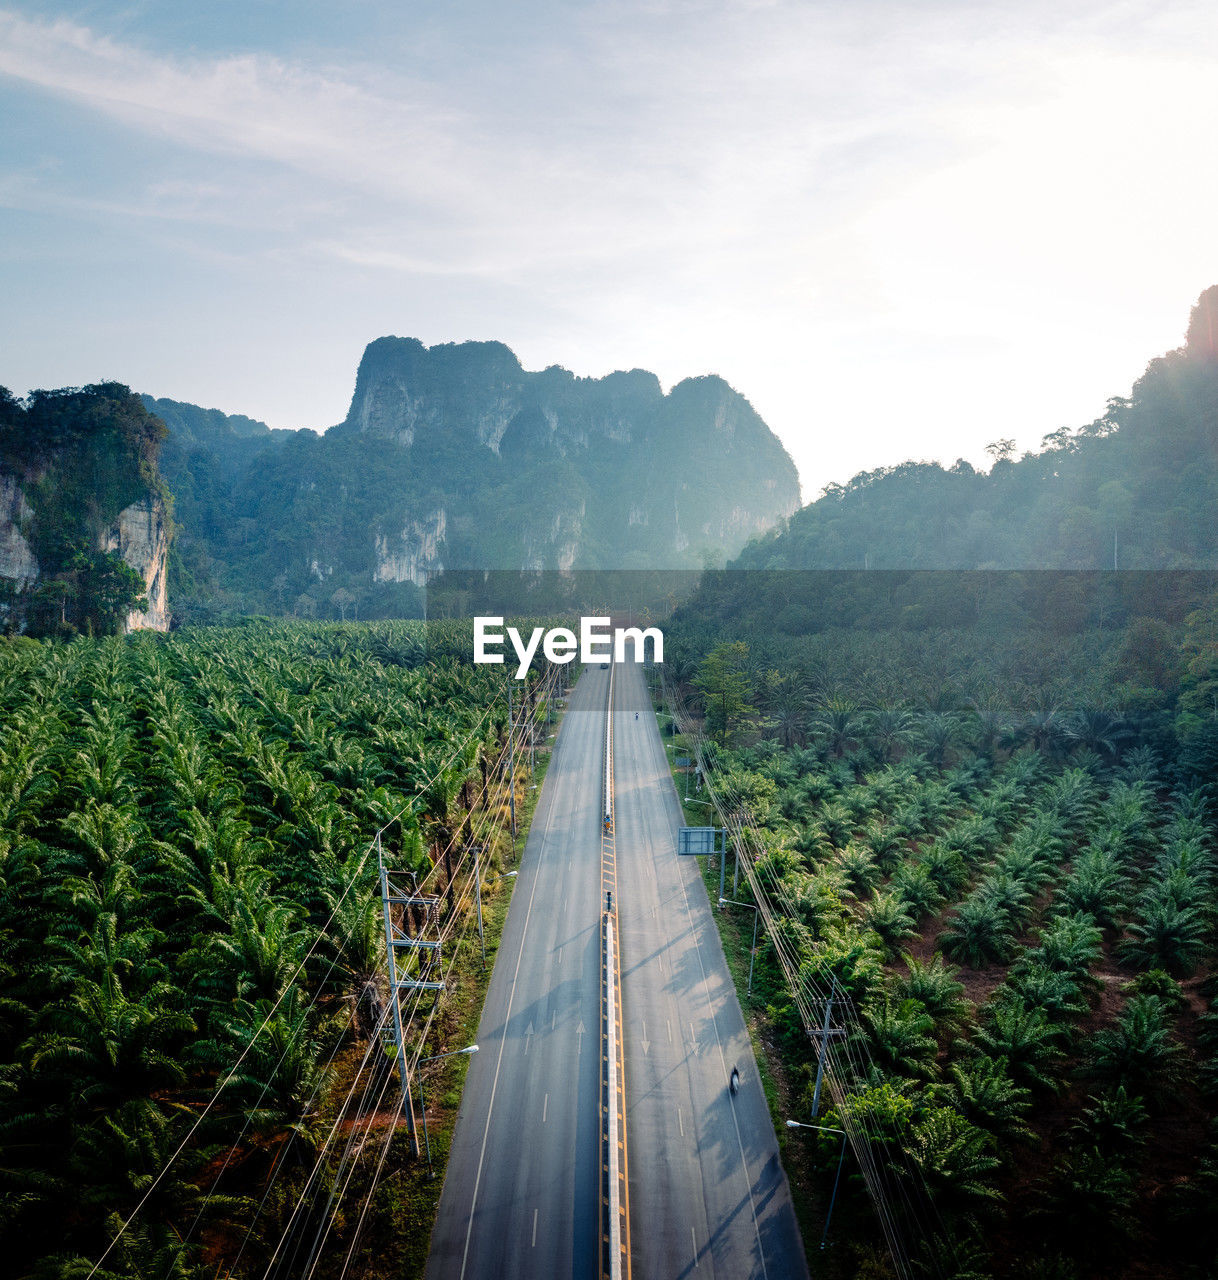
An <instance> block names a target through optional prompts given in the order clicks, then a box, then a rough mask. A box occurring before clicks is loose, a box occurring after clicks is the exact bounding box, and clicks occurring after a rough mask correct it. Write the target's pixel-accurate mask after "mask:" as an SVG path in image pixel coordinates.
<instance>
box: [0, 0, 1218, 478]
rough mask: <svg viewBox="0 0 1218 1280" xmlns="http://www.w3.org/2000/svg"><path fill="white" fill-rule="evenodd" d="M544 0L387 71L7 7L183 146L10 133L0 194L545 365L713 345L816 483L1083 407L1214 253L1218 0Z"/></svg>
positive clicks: (452, 33)
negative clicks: (87, 146)
mask: <svg viewBox="0 0 1218 1280" xmlns="http://www.w3.org/2000/svg"><path fill="white" fill-rule="evenodd" d="M558 11H561V20H553V19H554V13H555V12H558ZM546 16H547V17H548V18H550V19H552V21H551V23H550V26H549V27H547V26H546V25H545V23H543V22H542V21H541V18H540V17H539V15H538V14H537V13H535V12H533V11H532V10H530V8H529V6H527V5H522V21H521V32H520V34H519V35H517V36H513V37H512V38H513V39H515V40H516V43H515V44H513V45H512V46H511V47H510V48H508V47H496V48H492V47H491V43H490V42H489V41H488V42H486V43H485V44H484V45H481V46H480V45H477V44H473V45H471V44H470V43H469V41H468V38H467V31H466V30H465V28H463V27H461V25H460V20H461V19H462V18H466V19H467V18H468V14H466V13H464V12H463V6H462V5H461V4H460V3H459V0H454V3H453V6H452V15H451V17H445V16H442V18H441V19H440V20H439V26H437V27H436V28H435V29H433V30H429V32H428V38H429V40H430V41H431V44H430V45H429V47H428V55H427V57H426V59H418V60H417V61H416V62H415V63H413V64H411V63H409V61H407V63H406V69H402V68H401V67H400V66H399V62H400V60H399V59H393V60H390V59H388V58H386V57H384V56H383V55H382V54H381V53H380V51H378V50H375V49H368V48H365V49H356V50H354V51H353V52H348V53H346V54H344V55H343V59H344V60H342V61H340V60H339V57H338V55H334V57H333V58H332V59H331V61H330V62H328V63H327V64H326V65H315V64H312V63H309V62H307V61H305V60H302V59H299V58H296V59H293V58H290V57H288V56H287V55H285V54H281V55H280V56H272V55H270V54H251V53H243V54H240V55H233V56H210V57H204V56H199V55H188V54H185V53H180V52H176V53H175V52H166V51H164V50H162V49H153V48H152V47H150V46H147V45H144V44H140V43H138V42H137V41H133V40H130V39H125V40H119V39H116V38H113V37H111V36H108V35H106V34H104V33H103V32H101V31H99V30H90V29H88V28H85V27H83V26H80V25H78V24H74V23H70V22H65V21H60V22H52V21H45V20H41V19H38V18H34V17H30V16H22V15H21V14H19V13H17V12H14V11H3V10H0V76H6V77H8V78H9V79H10V80H11V81H13V82H23V83H25V84H27V85H29V86H31V87H33V88H36V89H37V90H38V91H40V92H43V93H47V94H52V95H56V96H57V97H59V98H61V99H65V100H69V101H72V102H75V103H78V104H79V105H80V106H81V108H82V109H83V110H85V111H88V112H92V113H96V114H98V115H99V116H101V117H104V118H105V119H108V120H113V121H118V122H120V123H121V124H123V125H124V126H126V127H127V128H129V129H131V130H133V131H137V132H138V133H139V134H142V135H146V136H148V137H152V138H158V139H161V140H163V142H164V143H165V144H166V147H167V152H166V153H167V154H169V155H171V156H172V158H173V160H174V163H173V165H172V166H171V168H172V172H171V173H169V174H162V173H160V172H157V173H155V174H153V175H151V176H149V177H148V178H147V179H146V181H145V183H144V186H143V188H142V189H141V190H137V191H124V190H122V189H121V188H120V187H119V186H117V185H115V186H111V187H110V188H108V189H107V188H104V187H103V186H102V184H101V183H100V182H98V181H97V180H96V178H94V179H93V180H92V182H91V183H90V182H89V181H85V180H82V182H83V186H82V187H81V188H76V187H73V185H72V183H73V175H72V173H71V172H67V171H65V172H64V173H63V174H59V175H54V174H51V175H48V174H47V173H44V172H40V171H38V170H36V169H33V168H30V167H27V169H26V170H25V171H24V176H22V175H20V174H16V175H9V176H8V177H0V201H3V200H8V201H10V202H12V203H13V204H14V205H15V206H17V207H23V208H34V207H50V206H52V205H54V204H55V203H56V202H59V205H60V207H63V208H68V209H75V210H77V211H79V212H80V213H81V214H82V215H84V214H86V213H90V212H92V213H95V214H97V215H98V216H109V217H113V218H116V219H117V218H121V217H122V216H124V214H126V213H127V212H128V211H130V212H131V213H133V214H138V215H141V216H142V217H143V219H144V221H145V222H148V221H149V220H150V218H159V219H161V220H162V221H164V222H166V223H171V224H173V228H174V229H176V230H179V231H180V230H181V229H182V228H189V226H190V224H191V223H192V222H194V223H196V224H197V225H198V227H199V228H200V233H199V237H198V243H197V246H196V248H195V252H197V253H198V254H200V255H202V254H205V253H206V254H214V255H232V256H233V258H234V259H235V260H238V261H239V260H240V257H241V254H242V252H243V251H244V252H245V253H247V254H248V255H249V257H250V259H251V260H252V259H254V258H257V257H259V256H261V258H262V259H263V260H264V265H266V268H267V271H268V272H271V271H279V272H281V273H282V274H290V273H291V272H292V271H293V269H294V268H297V267H303V268H305V273H306V274H308V273H309V272H311V271H312V270H314V269H315V270H316V275H317V279H318V289H319V292H318V295H317V306H318V309H319V310H322V311H324V310H329V311H331V312H333V313H334V314H336V315H337V314H339V313H343V314H344V317H345V318H344V323H346V324H347V325H348V326H349V327H350V328H351V329H352V332H345V331H344V333H343V334H342V335H341V338H342V340H343V341H344V342H346V343H350V344H352V345H358V341H362V340H365V339H367V338H368V337H371V336H374V335H373V334H372V333H369V332H363V331H359V332H358V333H357V332H355V328H356V327H358V325H360V324H371V323H379V322H380V321H376V322H373V321H368V320H363V319H361V318H360V317H359V316H349V315H346V313H345V312H344V307H345V305H346V299H347V297H348V296H358V297H359V299H360V300H361V304H366V303H367V300H368V299H369V298H370V297H371V298H373V300H374V301H376V302H380V300H381V299H382V298H384V299H389V301H387V302H385V303H384V304H383V306H382V308H381V311H380V312H379V313H378V314H384V315H387V316H388V319H387V320H386V321H385V323H389V324H391V325H392V327H393V329H394V331H397V332H416V333H419V334H420V336H423V337H425V338H427V339H428V340H435V337H438V336H443V337H446V338H447V337H460V336H462V326H463V325H464V326H465V331H466V332H467V333H469V334H471V335H472V334H473V333H474V332H477V333H478V334H480V336H500V337H503V338H505V339H507V340H508V341H509V342H512V343H514V344H516V345H518V346H523V347H526V348H527V349H528V353H529V357H530V358H532V359H533V360H534V362H535V363H537V364H545V363H550V362H551V361H552V360H556V359H559V360H563V361H565V362H566V363H568V364H569V365H571V366H572V367H575V368H576V369H577V371H579V372H587V373H592V372H602V371H605V369H607V368H611V367H614V366H615V365H627V366H629V365H632V364H647V365H650V366H651V367H654V368H655V369H656V371H657V372H658V373H659V374H660V375H661V377H662V378H664V379H665V381H672V380H675V379H676V378H679V377H681V376H684V375H686V374H689V373H696V372H702V371H708V370H710V369H715V370H716V371H718V372H721V373H723V374H724V375H725V376H727V377H729V380H731V381H733V382H734V383H736V384H737V385H738V386H739V387H740V389H741V390H742V391H744V392H745V393H746V394H748V395H749V397H750V399H752V400H753V401H754V403H755V404H756V405H757V407H758V408H759V410H761V411H762V413H763V414H764V415H766V416H767V418H768V419H769V420H770V421H771V423H772V425H774V426H775V427H776V428H777V429H779V430H780V432H782V433H783V434H784V435H785V437H786V439H787V443H788V445H789V446H790V447H791V448H792V449H793V451H794V452H796V454H797V456H798V461H799V463H800V466H801V469H802V470H803V471H804V472H805V474H806V476H807V477H808V479H809V480H810V481H811V482H812V483H813V484H815V483H817V482H819V481H820V480H821V479H823V478H828V477H830V476H836V477H838V478H842V477H843V476H844V475H845V474H848V473H849V471H850V470H851V469H852V468H853V467H855V466H856V465H868V466H871V465H876V464H878V463H882V462H885V461H893V460H894V453H896V452H899V451H900V450H901V449H903V448H906V447H911V448H912V447H913V446H912V445H907V442H908V441H909V440H910V439H911V438H913V437H917V438H918V440H919V444H918V446H917V447H918V448H919V449H921V450H922V451H924V452H932V453H942V454H943V455H944V456H946V457H949V458H950V457H954V456H955V454H956V453H962V452H969V451H970V450H971V451H972V454H973V456H976V455H977V454H979V453H980V449H981V447H982V446H983V444H984V442H985V441H986V440H988V439H991V438H993V436H994V435H1000V434H1003V435H1010V434H1019V433H1020V432H1026V434H1027V436H1028V440H1027V441H1026V442H1025V441H1024V440H1023V438H1022V437H1021V444H1024V443H1028V444H1034V443H1035V442H1036V440H1038V439H1039V437H1040V435H1042V434H1044V432H1045V430H1049V429H1052V427H1053V426H1056V425H1059V423H1060V421H1082V420H1085V419H1086V416H1087V415H1088V412H1089V411H1090V410H1089V407H1088V406H1089V403H1090V402H1089V400H1088V397H1089V396H1093V398H1094V400H1095V402H1096V403H1095V409H1098V408H1099V407H1102V402H1103V399H1104V397H1105V396H1106V395H1107V394H1111V393H1113V392H1115V391H1120V390H1122V389H1124V387H1123V385H1122V384H1121V383H1120V382H1119V381H1117V379H1118V377H1119V378H1124V377H1126V374H1125V373H1124V372H1123V370H1125V369H1126V368H1127V367H1128V366H1129V364H1130V363H1131V362H1132V363H1133V364H1134V365H1135V367H1134V368H1133V369H1132V372H1136V362H1137V360H1139V359H1143V360H1144V359H1145V358H1146V357H1148V356H1150V355H1152V354H1154V351H1155V347H1154V346H1153V345H1151V344H1152V342H1154V343H1157V342H1159V338H1158V337H1157V336H1154V335H1157V334H1158V333H1160V332H1163V333H1166V334H1167V335H1168V337H1167V339H1166V340H1165V343H1164V344H1165V345H1166V344H1167V343H1168V342H1170V335H1172V334H1174V333H1175V329H1173V328H1172V327H1171V326H1172V325H1174V324H1175V319H1174V317H1175V314H1176V311H1177V310H1178V309H1183V307H1184V304H1182V303H1181V301H1180V299H1181V298H1182V297H1183V298H1184V299H1185V300H1188V299H1191V298H1192V297H1193V296H1195V294H1196V293H1197V292H1198V291H1199V290H1200V289H1201V288H1202V287H1203V286H1204V285H1206V284H1208V283H1212V279H1211V278H1210V269H1209V264H1210V263H1214V262H1215V257H1214V250H1213V248H1212V243H1213V237H1212V234H1211V233H1210V232H1209V230H1208V223H1207V216H1208V212H1209V211H1210V210H1212V209H1213V207H1214V205H1215V203H1216V202H1218V189H1216V185H1215V184H1216V180H1215V179H1213V178H1211V176H1210V174H1209V171H1208V170H1207V168H1206V163H1205V157H1204V156H1200V155H1197V154H1195V152H1194V151H1193V149H1192V142H1191V137H1190V135H1194V136H1195V130H1194V129H1193V128H1192V127H1191V126H1193V125H1195V123H1196V122H1197V121H1199V120H1206V119H1208V115H1209V109H1208V103H1209V100H1210V96H1211V95H1210V88H1209V86H1210V83H1211V81H1212V66H1213V58H1214V55H1215V53H1216V52H1218V39H1216V36H1218V27H1216V22H1215V15H1214V13H1213V11H1212V10H1211V8H1209V7H1207V6H1202V5H1200V4H1195V3H1192V0H1189V2H1188V3H1180V2H1179V0H1177V2H1174V3H1173V2H1170V0H1169V2H1168V3H1164V0H1120V2H1109V0H1080V3H1076V4H1071V5H1065V6H1063V5H1061V4H1060V0H1054V2H1053V3H1050V2H1049V0H1018V2H1016V0H996V2H995V3H992V4H985V5H977V4H976V3H973V2H971V0H970V2H969V3H965V2H964V0H939V2H938V3H936V2H935V0H927V2H926V3H917V4H914V3H909V0H853V3H851V4H849V5H845V4H821V3H816V4H809V3H805V2H803V0H800V2H798V3H795V2H789V0H753V2H748V3H746V2H744V0H637V2H634V3H630V2H627V0H619V2H617V3H606V4H595V5H588V6H570V7H567V6H559V7H558V9H557V10H554V11H551V12H550V13H548V14H547V15H546ZM446 22H451V24H452V25H451V26H446V25H445V23H446ZM31 175H32V176H31ZM39 201H42V202H43V204H42V205H41V206H40V205H39V204H38V202H39ZM247 231H248V232H250V233H251V234H249V235H248V236H246V235H243V234H242V233H244V232H247ZM213 232H214V235H215V238H214V239H209V238H208V233H213ZM180 244H181V252H183V253H186V252H190V251H191V244H190V238H189V236H188V235H185V234H182V235H181V237H180ZM174 247H175V250H176V249H177V248H178V245H175V246H174ZM150 252H151V249H150ZM268 264H269V265H268ZM257 265H258V264H257V263H254V262H253V261H251V262H250V264H249V268H248V271H247V275H248V276H249V279H251V280H253V279H255V276H254V274H253V272H254V270H255V268H256V267H257ZM1216 265H1218V264H1216ZM378 276H381V277H384V280H383V281H378V279H377V277H378ZM1213 278H1214V279H1218V270H1215V271H1214V273H1213ZM268 279H269V286H271V287H274V286H276V285H277V283H278V281H277V280H276V279H273V278H269V277H268ZM279 279H282V275H281V276H280V277H279ZM404 284H405V285H406V286H407V287H403V285H404ZM244 285H245V281H244V280H243V281H242V286H243V287H244ZM378 285H379V288H378V287H377V286H378ZM454 286H459V287H460V289H461V290H463V292H462V293H461V294H460V297H461V302H460V303H457V302H453V301H452V300H451V299H452V296H453V294H454ZM483 287H484V288H485V290H486V291H487V292H486V293H485V294H481V295H480V294H479V293H478V292H477V290H478V289H479V288H483ZM323 290H328V291H329V292H324V291H323ZM1122 299H1125V300H1126V301H1125V302H1124V304H1122V301H1121V300H1122ZM1129 299H1134V300H1136V303H1137V309H1138V310H1139V313H1140V314H1139V315H1138V316H1137V317H1136V319H1137V320H1138V321H1139V323H1137V324H1134V323H1131V319H1130V317H1129V316H1128V315H1125V314H1123V313H1122V311H1121V308H1122V305H1124V306H1125V308H1126V309H1127V310H1130V309H1132V307H1131V304H1130V302H1129V301H1128V300H1129ZM484 300H486V301H484ZM437 317H443V318H442V319H437ZM1079 317H1085V323H1080V322H1079ZM1152 319H1153V323H1152ZM184 322H185V323H188V321H184ZM492 323H494V324H497V325H498V326H500V331H499V333H498V334H497V335H492V334H491V333H490V332H489V331H488V330H487V329H486V327H485V326H487V325H489V324H492ZM1072 333H1073V334H1074V338H1073V340H1071V337H1070V335H1071V334H1072ZM433 335H434V337H433ZM1122 343H1123V344H1124V346H1122V345H1121V344H1122ZM1114 353H1115V354H1114ZM522 354H524V353H523V352H522ZM224 364H225V361H223V360H222V359H220V358H219V357H217V365H219V366H223V365H224ZM1084 366H1086V368H1087V369H1088V370H1089V372H1088V373H1087V374H1086V377H1087V378H1090V379H1091V381H1090V383H1087V384H1086V385H1087V386H1096V387H1098V388H1099V389H1098V390H1097V391H1095V392H1094V393H1092V392H1091V391H1089V390H1082V391H1080V390H1079V387H1080V386H1081V385H1083V383H1082V382H1081V381H1080V379H1081V377H1082V375H1081V374H1080V372H1079V371H1080V369H1082V368H1083V367H1084ZM1021 368H1022V369H1025V370H1026V369H1031V370H1034V371H1035V372H1034V375H1033V380H1034V382H1035V386H1034V387H1029V386H1026V385H1023V384H1025V383H1027V382H1028V379H1027V378H1026V377H1022V376H1021V373H1020V370H1021ZM1114 370H1115V371H1116V372H1114ZM1072 378H1073V379H1074V381H1073V382H1072V381H1071V379H1072ZM1124 385H1127V383H1125V384H1124ZM997 386H1001V387H1003V388H1004V391H1003V395H1002V397H1001V399H1002V403H1000V404H995V403H994V397H993V388H994V387H997ZM810 387H814V388H815V391H814V393H810V392H809V388H810ZM341 394H345V389H344V391H343V393H341ZM214 398H219V396H218V395H217V397H214ZM227 400H228V401H229V402H233V403H236V401H235V400H233V397H231V396H230V397H227ZM1053 405H1058V406H1059V407H1058V408H1056V409H1054V410H1052V413H1053V419H1052V420H1050V421H1048V422H1046V421H1045V416H1044V415H1045V414H1046V413H1047V412H1049V411H1050V410H1049V408H1048V407H1047V406H1053ZM262 412H266V411H265V410H262ZM981 415H985V417H986V421H984V422H982V421H980V417H981ZM269 416H272V417H277V418H278V420H280V421H282V420H285V419H287V420H291V418H292V416H293V415H289V414H280V415H274V414H271V415H269ZM296 416H299V415H296ZM1024 423H1026V424H1027V425H1026V427H1025V426H1024ZM970 442H971V443H970Z"/></svg>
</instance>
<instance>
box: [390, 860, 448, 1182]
mask: <svg viewBox="0 0 1218 1280" xmlns="http://www.w3.org/2000/svg"><path fill="white" fill-rule="evenodd" d="M376 858H377V865H378V868H379V870H380V878H381V908H382V911H383V913H384V920H385V956H386V960H387V963H388V968H389V999H390V1001H391V1003H392V1008H393V1038H394V1047H395V1049H396V1054H395V1056H396V1058H397V1064H398V1075H399V1077H400V1078H401V1082H402V1109H403V1110H404V1111H405V1113H406V1125H407V1129H408V1132H409V1133H410V1146H411V1150H412V1151H413V1153H414V1155H415V1158H416V1159H417V1158H418V1155H419V1136H418V1133H417V1132H416V1130H415V1123H414V1101H413V1099H412V1097H411V1094H410V1070H409V1068H408V1067H407V1065H406V1042H405V1035H404V1031H403V1027H402V1006H401V994H402V992H403V991H443V990H444V983H443V982H437V981H432V980H430V979H427V978H401V977H399V976H398V962H397V952H398V949H399V948H403V949H406V950H408V951H414V952H417V953H419V954H421V955H424V956H427V957H428V959H427V961H426V967H425V968H424V970H423V971H424V972H427V971H428V970H430V968H431V967H432V966H433V965H439V963H440V949H441V943H440V940H439V939H436V940H434V941H432V940H429V939H426V938H412V937H409V936H408V935H407V934H406V933H404V932H402V931H401V930H399V929H398V928H397V927H396V926H395V925H394V923H393V908H394V907H395V906H401V907H421V908H422V909H423V911H424V919H425V921H426V922H429V923H430V922H434V920H435V914H436V909H437V907H438V906H439V904H440V899H439V898H438V897H435V896H422V895H420V894H417V893H402V892H400V891H399V890H397V889H396V888H395V887H394V885H393V884H392V882H391V881H390V879H389V872H388V871H387V870H386V869H385V858H384V854H383V851H382V849H381V838H380V836H379V835H378V836H377V838H376Z"/></svg>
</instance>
